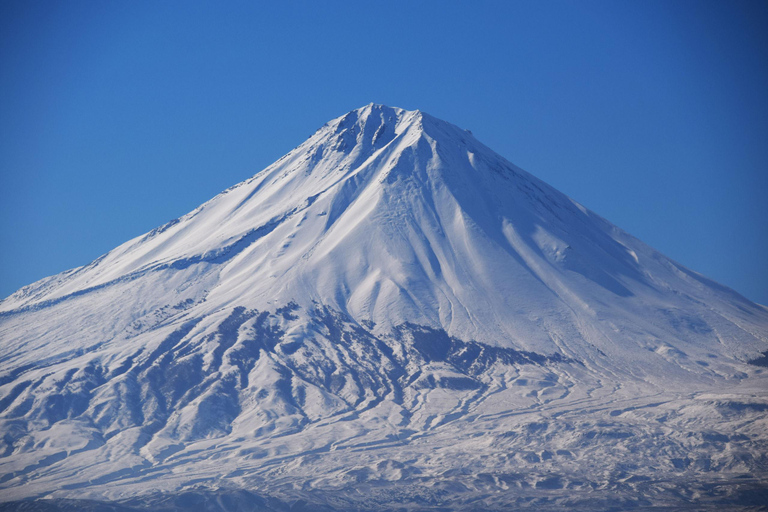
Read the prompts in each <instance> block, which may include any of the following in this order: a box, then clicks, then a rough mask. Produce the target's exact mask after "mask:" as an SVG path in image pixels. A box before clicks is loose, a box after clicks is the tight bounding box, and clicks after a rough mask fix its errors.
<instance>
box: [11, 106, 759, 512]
mask: <svg viewBox="0 0 768 512" xmlns="http://www.w3.org/2000/svg"><path fill="white" fill-rule="evenodd" d="M0 343H1V345H0V384H1V385H0V438H1V439H2V440H0V501H7V500H12V499H22V498H28V497H38V498H39V497H83V496H89V497H93V498H97V499H119V498H124V497H127V496H135V495H141V494H142V493H146V492H148V491H150V490H161V491H164V492H179V491H181V490H183V489H187V488H189V487H190V486H193V485H198V486H203V487H205V488H206V489H220V488H243V489H249V490H257V491H259V492H263V493H266V494H269V495H274V496H279V497H282V498H286V499H292V498H298V497H303V498H307V499H310V500H312V499H316V500H321V501H323V503H326V504H331V505H334V506H337V505H338V504H339V503H341V502H344V503H346V504H349V503H355V504H356V506H361V507H370V508H372V509H381V508H383V507H385V506H391V504H392V503H395V502H397V503H398V504H399V505H398V506H401V507H406V508H407V507H409V506H414V507H415V506H417V505H418V506H423V505H424V504H425V503H427V504H435V505H436V506H437V505H440V506H446V504H448V505H456V504H468V503H475V504H477V503H479V504H482V505H483V506H485V507H488V508H493V507H505V506H509V505H510V504H515V506H523V505H525V504H526V503H539V506H540V505H541V502H530V501H526V499H528V498H530V497H531V496H533V497H534V498H537V499H538V498H540V497H541V496H544V497H545V498H546V499H547V500H550V501H549V502H548V503H553V504H559V505H563V504H567V503H576V502H575V501H573V500H578V499H581V498H582V497H583V498H584V499H588V498H590V497H594V496H597V497H598V498H599V497H604V496H607V495H609V494H613V495H616V494H617V493H618V494H620V495H622V496H626V497H627V499H630V500H631V499H635V500H651V501H650V502H649V503H664V502H665V501H664V500H669V499H671V498H670V496H671V495H672V494H673V493H672V491H670V489H671V488H672V487H674V488H675V493H677V494H675V496H677V497H678V498H679V499H683V500H688V501H689V502H694V503H695V502H696V500H700V499H704V498H705V497H707V496H709V494H707V493H710V494H711V495H712V496H714V497H716V496H722V495H729V496H730V495H732V494H733V493H734V492H737V491H732V489H736V488H737V487H738V486H737V485H736V484H733V485H732V486H731V487H727V486H726V487H727V489H725V490H723V489H721V488H717V489H715V487H712V486H714V485H715V484H711V483H710V482H713V481H718V482H721V483H722V482H723V481H726V482H735V481H736V480H734V479H735V478H737V477H738V478H739V479H740V480H738V482H740V483H739V484H738V485H742V484H743V485H746V484H750V483H753V484H755V485H758V486H760V485H764V484H765V482H766V478H767V477H768V469H766V468H768V457H766V451H767V450H766V448H767V447H768V443H767V441H768V434H766V432H768V421H766V410H767V409H768V400H766V395H768V393H767V392H766V391H767V389H768V388H767V387H766V383H767V382H768V381H766V374H765V373H763V369H762V367H760V366H758V365H756V364H750V363H749V362H750V361H753V360H757V359H758V358H760V357H761V354H762V353H763V352H765V351H767V350H768V309H767V308H765V307H764V306H760V305H757V304H754V303H752V302H750V301H749V300H747V299H745V298H743V297H741V296H740V295H738V294H737V293H736V292H734V291H732V290H730V289H728V288H726V287H723V286H721V285H719V284H717V283H714V282H712V281H710V280H708V279H707V278H705V277H703V276H701V275H699V274H697V273H695V272H693V271H691V270H688V269H686V268H684V267H683V266H681V265H680V264H678V263H675V262H674V261H671V260H670V259H668V258H666V257H665V256H663V255H662V254H660V253H658V252H657V251H655V250H654V249H652V248H651V247H649V246H647V245H645V244H644V243H642V242H641V241H639V240H637V239H636V238H634V237H632V236H630V235H629V234H627V233H625V232H623V231H622V230H621V229H619V228H617V227H616V226H614V225H612V224H610V223H609V222H608V221H606V220H605V219H603V218H601V217H599V216H597V215H596V214H594V213H592V212H590V211H589V210H587V209H586V208H584V207H583V206H581V205H580V204H578V203H576V202H575V201H573V200H572V199H570V198H568V197H566V196H565V195H563V194H562V193H560V192H558V191H556V190H555V189H553V188H552V187H550V186H549V185H547V184H545V183H543V182H542V181H540V180H538V179H537V178H535V177H533V176H531V175H530V174H528V173H526V172H525V171H523V170H521V169H519V168H518V167H516V166H514V165H512V164H511V163H509V162H507V161H506V160H505V159H504V158H502V157H500V156H499V155H497V154H496V153H494V152H493V151H491V150H490V149H489V148H487V147H486V146H484V145H483V144H481V143H480V142H478V141H477V140H476V139H475V138H474V137H473V136H472V135H471V134H470V133H469V132H467V131H464V130H462V129H460V128H458V127H456V126H454V125H451V124H449V123H446V122H444V121H441V120H438V119H435V118H433V117H431V116H429V115H428V114H425V113H422V112H419V111H406V110H402V109H397V108H390V107H386V106H382V105H374V104H371V105H368V106H366V107H363V108H360V109H358V110H355V111H352V112H350V113H348V114H346V115H344V116H342V117H339V118H337V119H334V120H333V121H331V122H329V123H327V124H326V125H325V126H323V127H322V128H320V129H319V130H318V131H317V132H316V133H315V134H314V135H312V136H311V137H310V138H309V139H308V140H307V141H305V142H304V143H303V144H301V145H300V146H298V147H297V148H295V149H294V150H292V151H291V152H289V153H288V154H287V155H285V156H284V157H282V158H281V159H280V160H278V161H277V162H275V163H274V164H272V165H271V166H269V167H267V168H266V169H264V170H263V171H261V172H259V173H257V174H256V175H255V176H253V177H252V178H250V179H248V180H246V181H244V182H242V183H239V184H238V185H235V186H234V187H232V188H230V189H228V190H226V191H224V192H223V193H221V194H219V195H218V196H216V197H214V198H213V199H211V200H210V201H208V202H207V203H205V204H203V205H202V206H200V207H199V208H197V209H196V210H194V211H192V212H190V213H188V214H187V215H185V216H183V217H181V218H179V219H177V220H175V221H172V222H169V223H168V224H166V225H164V226H161V227H160V228H157V229H155V230H153V231H151V232H150V233H147V234H146V235H143V236H141V237H138V238H135V239H133V240H130V241H128V242H126V243H124V244H123V245H121V246H119V247H117V248H115V249H114V250H112V251H110V252H109V253H107V254H105V255H104V256H102V257H100V258H98V259H97V260H95V261H94V262H92V263H91V264H89V265H87V266H84V267H80V268H77V269H73V270H70V271H67V272H63V273H61V274H59V275H56V276H52V277H50V278H46V279H43V280H41V281H38V282H37V283H34V284H32V285H29V286H27V287H24V288H22V289H21V290H19V291H17V292H16V293H14V294H13V295H11V296H10V297H8V298H6V299H5V300H3V301H2V302H0ZM478 354H479V355H478ZM659 482H671V483H669V484H668V487H664V486H663V485H660V484H659ZM723 485H725V484H723ZM729 485H730V484H729ZM361 486H363V487H364V488H365V489H366V492H364V493H359V492H357V491H359V490H360V489H361V488H362V487H361ZM670 486H672V487H670ZM675 486H676V487H675ZM708 486H709V487H708ZM350 489H356V491H355V493H352V491H351V490H350ZM680 489H684V490H682V491H681V490H680ZM686 489H688V490H686ZM713 489H714V490H713ZM729 489H731V490H729ZM686 493H687V494H686ZM729 493H730V494H729ZM351 494H354V496H353V497H350V496H351ZM681 496H682V497H681ZM714 497H713V498H712V499H715V498H714ZM590 499H591V498H590ZM601 499H602V498H601ZM345 500H346V501H345ZM568 500H571V501H568ZM653 500H657V501H653ZM638 503H639V502H638ZM456 506H458V505H456Z"/></svg>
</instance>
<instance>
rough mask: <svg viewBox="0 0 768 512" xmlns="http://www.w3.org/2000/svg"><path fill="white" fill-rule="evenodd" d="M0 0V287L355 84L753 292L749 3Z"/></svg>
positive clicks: (756, 282) (767, 97)
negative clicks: (469, 137)
mask: <svg viewBox="0 0 768 512" xmlns="http://www.w3.org/2000/svg"><path fill="white" fill-rule="evenodd" d="M273 4H274V5H269V4H266V3H261V2H228V3H226V4H224V3H221V2H201V1H192V2H181V1H165V2H158V3H152V2H141V1H137V2H122V3H120V2H101V1H88V2H78V1H68V2H63V1H62V2H48V1H36V0H31V1H15V0H14V1H7V2H3V3H2V4H1V5H0V64H1V65H2V69H3V72H2V73H0V243H2V248H3V250H2V251H0V296H2V297H5V296H7V295H9V294H11V293H12V292H13V291H15V290H16V289H18V288H19V287H21V286H24V285H26V284H29V283H31V282H33V281H36V280H38V279H41V278H43V277H45V276H48V275H51V274H55V273H58V272H61V271H63V270H66V269H68V268H72V267H76V266H80V265H84V264H87V263H89V262H90V261H91V260H93V259H95V258H96V257H98V256H100V255H101V254H103V253H105V252H107V251H108V250H110V249H112V248H113V247H115V246H117V245H119V244H121V243H123V242H125V241H126V240H128V239H130V238H133V237H135V236H138V235H141V234H142V233H144V232H146V231H149V230H151V229H152V228H154V227H156V226H159V225H160V224H163V223H165V222H166V221H168V220H170V219H173V218H176V217H178V216H180V215H183V214H185V213H186V212H188V211H190V210H192V209H193V208H195V207H196V206H198V205H199V204H200V203H202V202H204V201H206V200H208V199H210V198H211V197H213V196H214V195H216V194H217V193H219V192H220V191H222V190H224V189H225V188H227V187H229V186H231V185H234V184H235V183H237V182H239V181H242V180H244V179H246V178H248V177H250V176H251V175H253V174H255V173H256V172H257V171H259V170H260V169H262V168H263V167H265V166H267V165H269V164H270V163H272V162H273V161H274V160H276V159H277V158H279V157H280V156H282V155H283V154H284V153H286V152H288V151H289V150H290V149H292V148H293V147H295V146H296V145H298V144H300V143H301V142H303V141H304V139H306V138H307V137H308V136H309V135H311V134H312V133H313V132H314V131H315V130H316V129H317V128H318V127H320V126H321V125H322V124H324V123H325V122H326V121H328V120H330V119H332V118H334V117H337V116H340V115H342V114H344V113H345V112H347V111H349V110H352V109H354V108H357V107H360V106H362V105H365V104H367V103H370V102H376V103H383V104H387V105H391V106H397V107H402V108H407V109H421V110H423V111H425V112H428V113H430V114H432V115H434V116H436V117H439V118H441V119H444V120H446V121H449V122H452V123H454V124H457V125H459V126H460V127H462V128H466V129H470V130H472V132H473V133H474V135H475V136H476V137H477V138H478V139H479V140H480V141H482V142H483V143H485V144H486V145H488V146H489V147H490V148H492V149H494V150H495V151H496V152H498V153H499V154H501V155H502V156H504V157H506V158H507V159H508V160H510V161H511V162H513V163H515V164H516V165H518V166H520V167H522V168H524V169H525V170H527V171H528V172H530V173H532V174H534V175H535V176H537V177H539V178H541V179H543V180H544V181H546V182H548V183H550V184H551V185H553V186H554V187H556V188H558V189H559V190H561V191H562V192H564V193H566V194H568V195H569V196H571V197H572V198H574V199H575V200H577V201H579V202H580V203H582V204H584V205H585V206H587V207H588V208H590V209H592V210H593V211H595V212H596V213H598V214H600V215H602V216H603V217H606V218H607V219H608V220H610V221H611V222H613V223H614V224H616V225H618V226H619V227H621V228H623V229H624V230H626V231H628V232H629V233H631V234H633V235H635V236H636V237H638V238H640V239H641V240H643V241H644V242H646V243H648V244H650V245H651V246H653V247H655V248H656V249H658V250H659V251H661V252H663V253H664V254H666V255H667V256H669V257H671V258H673V259H675V260H676V261H678V262H680V263H682V264H683V265H685V266H687V267H689V268H691V269H693V270H695V271H697V272H701V273H702V274H704V275H706V276H708V277H711V278H712V279H714V280H716V281H719V282H721V283H723V284H725V285H727V286H730V287H732V288H734V289H735V290H736V291H738V292H740V293H741V294H743V295H745V296H746V297H747V298H750V299H752V300H754V301H757V302H759V303H762V304H768V263H766V260H768V257H767V255H768V200H766V197H768V92H766V91H768V2H763V1H746V2H739V1H728V2H708V1H703V0H696V1H675V2H667V1H663V2H656V1H652V0H643V1H637V2H626V1H607V2H589V1H580V2H506V1H504V2H472V3H469V2H387V3H373V2H306V3H304V2H274V3H273Z"/></svg>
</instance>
